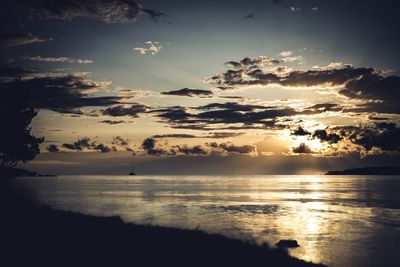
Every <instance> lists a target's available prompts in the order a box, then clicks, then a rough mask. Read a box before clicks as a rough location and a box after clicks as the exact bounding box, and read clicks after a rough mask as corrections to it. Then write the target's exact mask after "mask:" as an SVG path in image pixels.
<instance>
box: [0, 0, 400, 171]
mask: <svg viewBox="0 0 400 267" xmlns="http://www.w3.org/2000/svg"><path fill="white" fill-rule="evenodd" d="M0 7H1V8H0V10H1V11H0V21H1V23H2V25H3V26H2V28H1V30H0V47H1V54H0V86H1V87H3V86H5V87H6V86H7V85H8V84H9V83H10V82H12V81H13V80H14V79H15V78H20V80H21V83H22V85H23V86H24V87H26V88H28V89H29V90H30V92H31V96H32V103H33V105H34V106H35V107H36V108H37V109H38V111H39V113H38V116H37V117H36V118H35V119H34V121H33V123H32V133H33V134H34V135H35V136H43V137H45V142H44V143H43V144H42V145H41V154H40V155H39V156H37V157H36V159H35V160H33V161H32V162H30V163H28V167H29V168H31V169H33V170H38V171H40V172H44V173H59V174H126V173H127V172H129V171H131V170H134V171H135V172H137V173H140V174H221V175H222V174H286V173H288V174H295V173H297V174H308V173H323V172H325V171H327V170H331V169H343V168H351V167H363V166H375V165H399V164H400V160H399V159H400V157H399V151H400V124H399V114H400V106H399V103H400V91H399V90H400V77H399V70H400V62H399V60H398V59H399V58H400V52H399V49H398V48H399V47H400V37H399V35H398V34H397V31H398V28H399V26H400V25H399V24H400V23H399V20H398V19H397V17H398V14H397V13H398V10H399V9H398V7H399V5H398V4H397V3H396V1H387V0H384V1H369V0H368V1H362V2H360V1H333V0H297V1H294V0H292V1H290V0H270V1H269V0H265V1H261V0H248V1H239V0H231V1H225V0H220V1H207V0H205V1H183V0H182V1H180V0H154V1H153V0H147V1H146V0H142V1H140V2H137V1H133V0H108V1H106V0H87V1H77V0H63V1H50V0H32V1H27V0H17V1H15V0H14V1H11V0H1V1H0Z"/></svg>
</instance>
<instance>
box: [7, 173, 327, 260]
mask: <svg viewBox="0 0 400 267" xmlns="http://www.w3.org/2000/svg"><path fill="white" fill-rule="evenodd" d="M5 184H6V182H5V181H3V182H2V184H0V186H1V187H2V190H1V191H3V192H2V196H1V201H0V202H1V203H2V204H1V207H2V212H3V214H4V213H5V216H4V219H2V225H3V226H2V227H1V229H2V230H1V232H2V233H1V236H2V237H3V238H2V239H1V241H0V242H2V243H3V244H2V247H3V251H2V252H3V255H5V257H2V259H0V261H2V262H3V261H4V263H5V264H3V263H2V262H0V263H1V265H2V266H43V267H45V266H53V267H54V266H97V267H101V266H165V265H166V266H293V267H297V266H299V267H303V266H304V267H316V266H320V267H322V266H325V265H322V264H313V263H308V262H305V261H302V260H299V259H296V258H294V257H291V256H289V255H288V254H287V252H286V251H285V250H281V249H275V248H270V247H269V246H268V245H266V244H264V245H261V246H260V245H255V244H250V243H248V242H244V241H240V240H235V239H230V238H227V237H223V236H221V235H217V234H206V233H204V232H201V231H198V230H180V229H173V228H167V227H160V226H144V225H135V224H131V223H125V222H123V221H122V220H121V218H119V217H96V216H91V215H83V214H80V213H74V212H70V211H59V210H54V209H52V208H49V207H46V206H40V207H39V206H38V207H37V206H34V205H33V204H32V203H30V202H29V201H28V200H26V199H23V198H17V197H15V196H14V195H13V193H12V189H10V188H8V190H7V186H6V185H5Z"/></svg>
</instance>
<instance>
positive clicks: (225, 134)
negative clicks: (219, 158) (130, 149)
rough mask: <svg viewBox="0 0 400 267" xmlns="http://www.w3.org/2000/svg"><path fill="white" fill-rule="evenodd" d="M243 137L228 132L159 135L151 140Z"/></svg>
mask: <svg viewBox="0 0 400 267" xmlns="http://www.w3.org/2000/svg"><path fill="white" fill-rule="evenodd" d="M239 135H243V133H230V132H214V133H209V134H207V135H192V134H160V135H153V138H156V139H157V138H214V139H223V138H229V137H235V136H239Z"/></svg>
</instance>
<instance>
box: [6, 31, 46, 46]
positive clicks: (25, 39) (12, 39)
mask: <svg viewBox="0 0 400 267" xmlns="http://www.w3.org/2000/svg"><path fill="white" fill-rule="evenodd" d="M44 41H45V40H44V39H42V38H40V37H38V36H35V35H33V34H30V33H11V32H8V33H0V48H9V47H13V46H21V45H28V44H33V43H41V42H44Z"/></svg>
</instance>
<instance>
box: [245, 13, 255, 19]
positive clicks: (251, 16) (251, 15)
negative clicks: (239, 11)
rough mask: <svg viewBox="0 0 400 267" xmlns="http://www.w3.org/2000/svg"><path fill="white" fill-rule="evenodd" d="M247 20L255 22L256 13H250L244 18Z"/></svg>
mask: <svg viewBox="0 0 400 267" xmlns="http://www.w3.org/2000/svg"><path fill="white" fill-rule="evenodd" d="M244 18H245V19H252V20H255V19H256V15H255V14H254V13H249V14H247V15H246V16H244Z"/></svg>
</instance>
